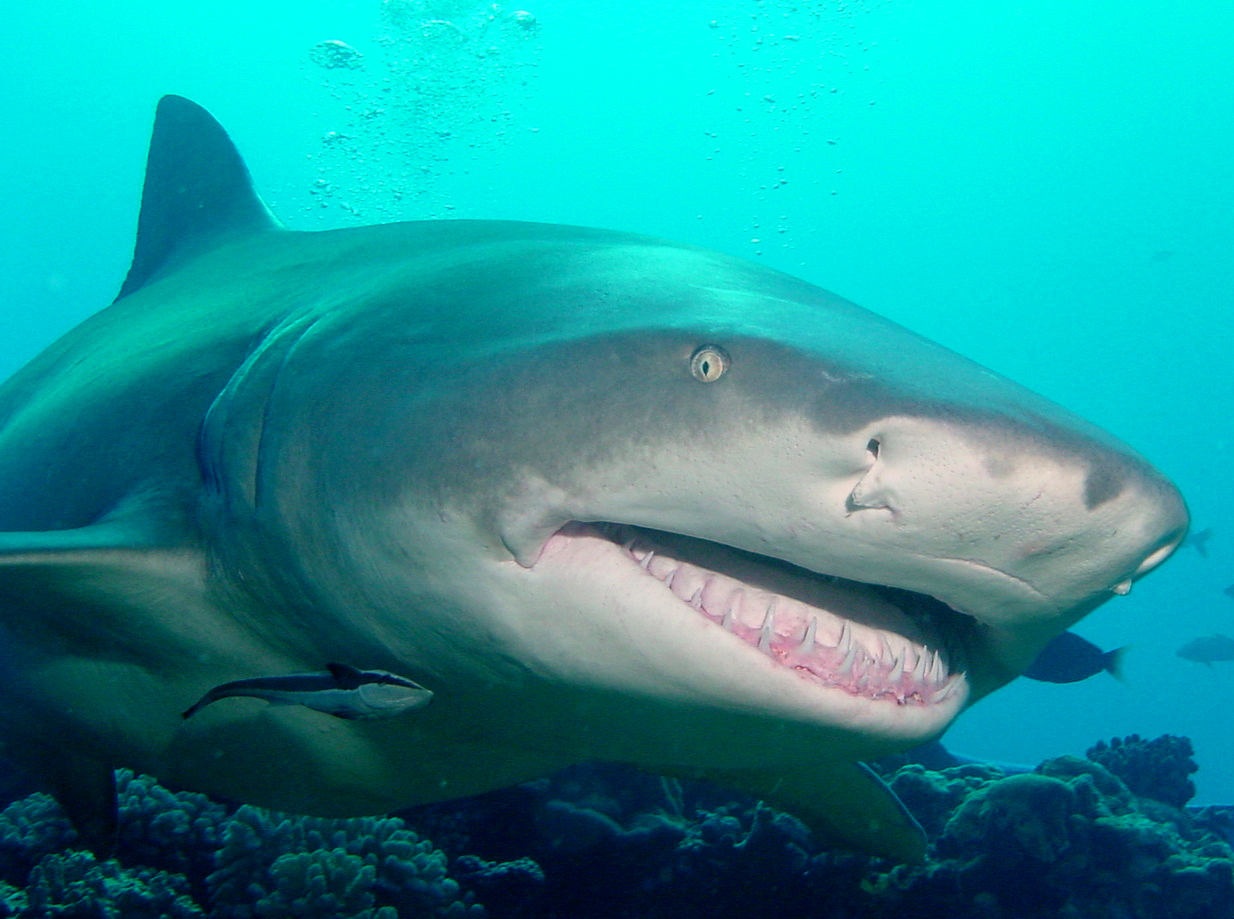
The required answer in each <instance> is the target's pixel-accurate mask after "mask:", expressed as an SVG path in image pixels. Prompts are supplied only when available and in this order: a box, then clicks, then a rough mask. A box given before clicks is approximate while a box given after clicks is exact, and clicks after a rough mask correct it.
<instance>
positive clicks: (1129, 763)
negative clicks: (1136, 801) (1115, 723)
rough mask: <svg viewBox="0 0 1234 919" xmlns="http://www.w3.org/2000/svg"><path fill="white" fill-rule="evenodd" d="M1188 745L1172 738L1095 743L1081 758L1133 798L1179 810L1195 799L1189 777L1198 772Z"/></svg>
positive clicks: (1182, 739) (1136, 737)
mask: <svg viewBox="0 0 1234 919" xmlns="http://www.w3.org/2000/svg"><path fill="white" fill-rule="evenodd" d="M1194 754H1195V751H1194V750H1193V749H1192V748H1191V741H1190V740H1189V739H1187V738H1186V737H1178V736H1176V735H1174V734H1162V735H1161V736H1160V737H1158V738H1157V739H1156V740H1146V739H1145V738H1143V737H1141V736H1140V735H1139V734H1130V735H1128V736H1127V737H1123V738H1118V737H1115V738H1113V739H1112V740H1111V741H1110V742H1109V743H1108V744H1107V743H1105V742H1104V741H1100V742H1098V743H1097V744H1096V745H1095V746H1093V747H1090V748H1089V749H1088V752H1087V753H1085V754H1084V755H1085V756H1087V757H1088V758H1089V759H1091V760H1092V761H1093V762H1094V763H1101V765H1103V766H1105V767H1106V768H1107V769H1109V770H1110V771H1111V772H1113V773H1114V774H1115V775H1116V776H1118V777H1119V778H1120V779H1122V780H1123V781H1124V782H1125V783H1126V785H1127V787H1128V788H1130V789H1131V790H1132V791H1133V792H1135V793H1136V794H1137V795H1141V796H1143V797H1145V798H1154V799H1156V800H1157V801H1164V802H1165V803H1166V804H1169V805H1170V806H1172V807H1183V806H1184V805H1186V803H1187V802H1188V801H1190V800H1191V798H1192V797H1193V796H1194V795H1195V783H1194V782H1192V781H1191V779H1190V775H1191V774H1192V773H1193V772H1195V771H1196V769H1197V768H1198V767H1197V766H1196V764H1195V760H1193V759H1192V758H1191V757H1192V756H1193V755H1194Z"/></svg>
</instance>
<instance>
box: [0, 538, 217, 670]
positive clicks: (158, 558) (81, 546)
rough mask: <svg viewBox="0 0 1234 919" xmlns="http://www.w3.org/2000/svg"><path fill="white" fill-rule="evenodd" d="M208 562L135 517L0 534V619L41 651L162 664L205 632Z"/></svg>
mask: <svg viewBox="0 0 1234 919" xmlns="http://www.w3.org/2000/svg"><path fill="white" fill-rule="evenodd" d="M204 582H205V573H204V560H203V558H202V555H201V553H200V552H199V551H197V550H195V549H180V548H168V547H166V546H160V545H156V544H154V538H153V534H152V533H151V532H150V531H147V530H145V529H143V528H142V527H140V526H137V525H135V524H134V522H132V521H124V520H118V521H108V522H101V523H98V524H95V525H92V526H87V527H81V528H78V529H71V530H50V531H46V532H42V531H39V532H8V533H0V625H3V626H4V627H5V628H6V629H7V630H8V632H9V633H10V634H11V635H12V636H13V637H14V638H15V639H16V640H17V641H18V642H20V643H21V644H23V645H26V646H27V647H31V648H32V649H34V648H37V649H40V650H41V651H43V652H45V653H53V654H73V655H78V656H81V657H89V658H95V657H108V656H111V655H113V654H115V653H116V652H117V651H119V650H120V649H123V654H124V657H125V659H126V660H128V661H129V662H131V663H137V664H140V665H143V666H149V667H152V668H155V669H157V668H159V667H161V666H163V665H166V664H167V662H168V661H170V660H173V659H174V657H175V654H176V649H177V647H178V646H179V645H181V644H184V643H185V640H186V638H185V633H188V632H193V631H195V630H201V629H205V628H207V625H206V623H207V621H208V619H209V618H210V617H209V616H208V615H207V613H209V612H210V611H211V609H212V608H211V607H210V605H209V603H208V602H207V601H206V599H205V590H204Z"/></svg>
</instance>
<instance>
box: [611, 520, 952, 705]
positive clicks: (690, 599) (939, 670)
mask: <svg viewBox="0 0 1234 919" xmlns="http://www.w3.org/2000/svg"><path fill="white" fill-rule="evenodd" d="M622 548H623V549H624V551H625V554H626V555H627V556H629V557H630V558H632V559H633V560H634V561H635V562H637V563H638V565H639V567H641V568H642V569H643V570H644V571H646V572H647V573H648V574H649V575H651V576H652V577H654V578H656V579H657V580H659V581H661V582H662V583H663V584H664V585H665V586H666V587H668V588H669V590H671V591H672V592H673V593H674V595H676V596H677V597H678V598H679V599H681V600H682V602H683V603H685V604H687V605H689V606H690V607H691V608H692V609H694V610H696V611H697V612H700V613H702V614H703V615H704V616H706V617H707V618H708V619H711V620H712V621H713V622H716V623H717V624H718V625H719V626H721V627H722V628H724V629H725V630H727V631H729V632H732V633H733V634H735V635H736V636H737V637H739V638H741V639H742V640H744V641H746V642H747V643H748V644H751V645H753V646H754V647H756V648H757V649H758V650H759V651H761V652H762V653H763V654H766V655H768V656H769V657H772V658H774V659H775V660H777V661H779V662H780V663H782V664H784V665H785V666H787V667H789V668H790V669H793V670H795V671H797V672H798V673H801V674H802V675H803V676H807V677H809V678H813V679H815V680H817V681H819V682H821V683H823V684H824V685H827V686H830V687H834V688H838V689H841V690H844V691H845V692H848V693H850V694H853V695H861V696H866V697H868V698H870V699H876V700H888V701H894V702H896V703H897V704H900V705H927V704H929V705H936V704H938V703H940V702H943V701H946V700H947V699H948V698H950V697H951V696H952V695H954V693H955V692H956V690H957V687H958V685H959V683H960V681H961V680H962V678H963V675H962V674H959V673H956V674H951V673H950V672H949V669H948V667H947V665H946V663H945V662H944V660H943V658H942V655H941V654H940V653H939V652H938V651H931V650H929V649H928V648H925V647H920V646H915V645H913V644H912V643H911V642H908V641H907V639H906V640H905V642H906V644H905V645H904V647H903V648H902V649H901V650H900V652H899V653H898V654H897V653H896V652H895V651H894V649H893V648H892V646H891V644H890V643H889V642H888V641H887V638H886V635H885V633H882V632H880V633H879V636H878V644H879V649H880V653H879V654H878V655H877V656H875V655H874V654H872V653H871V652H869V651H868V650H867V649H866V648H865V647H864V646H863V645H862V644H860V643H859V642H858V641H857V640H856V639H854V637H853V630H852V628H851V627H850V625H849V623H848V621H847V620H843V621H842V625H841V629H840V637H839V639H838V640H837V643H836V644H835V645H834V646H831V645H827V644H826V643H824V642H821V641H819V640H818V639H817V633H818V629H819V615H822V616H829V615H830V614H828V613H825V612H823V611H821V610H818V611H816V612H817V614H818V615H814V614H809V615H806V616H805V618H804V623H805V624H804V626H801V625H798V626H797V627H796V628H794V629H793V631H794V632H795V633H796V634H799V635H800V636H801V637H800V638H799V639H797V640H795V641H794V640H792V639H791V638H790V637H789V636H788V635H784V634H780V633H777V632H776V630H775V625H776V617H777V614H778V612H779V601H780V598H779V597H778V596H775V595H772V597H771V599H770V600H769V601H768V603H767V606H766V608H765V612H764V614H763V619H762V624H761V625H760V626H758V627H751V626H748V625H746V624H745V623H744V622H742V621H741V618H740V617H739V616H738V613H737V610H738V609H746V608H747V606H748V603H749V600H750V594H749V592H748V591H747V590H746V589H745V588H744V587H742V586H740V582H734V583H733V584H731V585H727V586H726V589H722V590H717V589H715V588H716V584H717V582H718V581H719V579H725V580H728V579H727V578H726V576H724V575H720V574H718V573H716V572H711V571H707V570H705V569H696V568H694V566H692V565H690V563H688V562H681V561H678V560H676V559H673V558H671V557H669V556H665V555H664V554H662V553H657V551H656V550H655V549H653V548H651V547H649V546H645V545H640V544H639V541H638V539H637V538H635V539H628V540H626V541H625V542H624V544H623V545H622ZM653 562H657V564H656V565H655V566H654V567H653ZM699 578H702V579H703V580H702V583H701V584H699V583H697V582H698V580H699ZM691 584H694V585H695V586H693V587H691ZM705 593H708V594H711V595H712V596H713V600H712V603H711V604H708V602H707V601H706V600H705V599H704V594H705ZM717 593H720V594H723V595H725V596H726V600H725V601H724V602H721V603H719V604H716V603H715V602H714V595H715V594H717ZM683 594H685V595H684V596H683ZM787 602H789V603H790V604H794V603H796V601H787ZM716 605H719V606H720V607H722V609H721V611H719V612H717V611H716V609H714V608H713V607H714V606H716ZM798 605H799V604H798ZM798 612H800V611H798ZM791 618H799V617H798V616H792V617H791ZM798 629H800V631H799V632H798V631H797V630H798ZM910 654H914V656H915V658H916V660H915V661H914V662H913V665H912V668H911V670H910V669H909V667H908V659H909V655H910Z"/></svg>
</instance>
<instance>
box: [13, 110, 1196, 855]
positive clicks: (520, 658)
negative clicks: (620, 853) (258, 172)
mask: <svg viewBox="0 0 1234 919" xmlns="http://www.w3.org/2000/svg"><path fill="white" fill-rule="evenodd" d="M1187 526H1188V514H1187V510H1186V507H1185V504H1184V502H1183V500H1182V498H1181V496H1180V495H1179V493H1178V491H1177V490H1176V489H1175V487H1174V486H1173V485H1172V484H1171V483H1170V482H1169V481H1168V479H1167V478H1166V477H1165V476H1163V475H1162V474H1161V473H1160V472H1158V471H1157V470H1156V469H1154V467H1153V466H1152V465H1150V463H1149V462H1148V461H1147V460H1145V459H1144V458H1143V457H1142V456H1140V455H1139V454H1137V453H1136V452H1135V451H1133V450H1132V449H1131V448H1129V447H1127V446H1126V445H1124V444H1122V443H1121V442H1119V441H1118V440H1117V439H1115V438H1114V437H1113V436H1111V435H1109V434H1107V433H1105V432H1104V431H1102V430H1101V429H1099V428H1097V427H1096V426H1094V425H1092V424H1090V423H1088V422H1085V421H1083V420H1082V419H1080V418H1078V417H1076V416H1074V415H1072V414H1071V413H1069V412H1068V411H1066V410H1064V409H1062V408H1060V407H1059V406H1057V405H1055V404H1054V403H1052V402H1050V401H1048V400H1046V399H1045V398H1042V397H1040V396H1038V395H1036V394H1034V393H1032V392H1031V391H1029V390H1027V389H1025V388H1022V387H1020V386H1018V385H1016V384H1015V383H1013V382H1011V381H1009V380H1007V379H1005V378H1003V377H1001V376H999V375H997V374H995V373H992V372H990V371H989V370H986V369H984V368H983V367H981V366H979V365H978V364H976V363H973V362H971V361H969V360H967V359H965V358H963V357H961V356H959V355H958V354H956V353H954V352H952V351H950V350H948V349H946V348H944V347H942V346H940V345H938V344H935V343H933V342H931V341H929V340H927V339H925V338H923V337H921V336H919V335H917V334H914V333H913V332H911V331H909V330H907V329H905V328H903V327H901V326H899V325H896V324H894V323H892V322H890V321H888V320H886V319H883V318H881V317H879V316H877V315H875V314H874V313H871V312H869V311H867V310H864V309H862V308H861V307H858V306H856V305H855V304H853V303H850V302H848V301H846V300H844V299H842V298H841V297H838V296H836V295H834V294H831V293H828V292H826V291H824V290H822V289H820V288H818V287H816V286H814V285H813V284H811V283H808V282H806V281H804V280H801V279H798V278H795V277H792V276H790V275H787V274H784V273H781V272H778V271H775V270H772V269H770V268H767V267H763V266H761V265H758V264H755V263H752V262H749V261H746V260H742V259H740V258H736V257H733V256H730V255H726V254H722V253H719V252H715V251H709V250H706V249H702V248H697V247H694V246H690V245H685V244H680V243H675V242H668V241H664V240H659V239H654V238H650V237H646V236H641V235H636V234H631V233H625V232H616V231H610V230H604V229H592V228H584V227H575V226H561V225H552V224H543V223H530V222H513V221H483V220H433V221H415V222H404V223H393V224H386V225H378V226H365V227H350V228H345V229H335V230H324V231H311V232H310V231H296V230H291V229H287V228H286V227H284V226H283V225H282V224H281V223H280V222H279V221H278V220H277V219H276V218H275V217H274V215H273V214H272V213H271V211H270V210H269V208H268V207H267V206H266V205H265V204H264V203H263V201H262V200H261V198H260V197H259V196H258V194H257V193H256V191H255V190H254V184H253V180H252V177H251V176H250V174H249V172H248V170H247V168H246V166H245V164H244V162H243V160H242V158H241V157H240V154H239V153H238V152H237V149H236V147H235V145H234V144H233V142H232V141H231V139H230V138H229V137H228V135H227V133H226V132H225V131H224V129H223V128H222V127H221V126H220V125H219V123H218V122H217V121H216V120H215V119H214V118H213V117H212V116H211V115H210V114H209V113H207V112H206V111H205V110H204V109H203V108H201V107H199V106H198V105H196V104H195V103H193V102H191V101H189V100H187V99H184V98H182V97H178V96H166V97H164V98H163V99H162V100H161V102H160V103H159V105H158V108H157V112H156V116H155V120H154V128H153V134H152V138H151V142H150V147H149V155H148V160H147V167H146V174H145V183H144V188H143V192H142V200H141V207H140V212H139V217H138V223H137V235H136V245H135V253H134V258H133V261H132V265H131V267H130V269H129V271H128V274H127V276H126V278H125V280H124V282H123V285H122V287H121V289H120V292H119V296H118V297H117V298H116V300H115V301H114V302H113V303H111V304H110V305H109V306H107V307H106V308H104V309H102V310H101V311H99V312H98V313H96V314H95V315H93V316H92V317H90V318H88V319H87V320H86V321H85V322H83V323H82V324H81V325H79V326H78V327H77V328H75V329H73V330H71V331H69V332H68V333H67V334H66V335H64V336H63V337H62V338H61V339H60V340H58V341H57V342H55V343H54V344H52V345H51V346H50V347H49V348H48V349H47V350H46V351H45V352H43V353H42V354H41V355H39V356H37V357H36V358H35V359H34V360H33V361H32V362H31V363H30V364H29V365H27V366H26V367H25V368H24V369H22V370H20V371H19V372H17V374H16V375H15V376H13V377H12V378H11V379H10V380H9V381H8V382H7V383H6V384H5V385H4V387H3V388H2V389H0V661H2V663H3V666H2V667H0V731H2V735H3V737H4V738H5V753H6V755H8V756H10V757H12V758H15V759H17V760H18V761H19V762H22V763H25V764H26V765H27V766H28V767H29V768H30V769H31V770H32V771H34V772H36V773H37V774H39V775H40V776H42V778H43V779H44V781H45V782H46V783H47V784H48V786H49V787H50V788H51V789H52V790H53V791H54V792H55V793H56V795H57V796H58V798H59V799H60V801H61V803H62V804H64V806H65V808H66V809H67V810H68V812H69V814H70V816H72V817H73V819H74V822H75V823H76V825H77V826H78V827H79V829H80V830H82V832H83V834H84V835H86V836H87V838H88V839H95V840H103V839H104V837H106V836H107V834H108V833H110V832H113V831H114V826H115V814H114V795H113V794H112V788H113V785H112V782H113V779H112V775H113V772H112V770H113V769H114V768H115V767H118V766H124V767H128V768H132V769H134V770H139V771H142V772H146V773H149V774H151V775H154V776H156V777H157V778H159V779H160V780H161V781H163V782H165V783H167V784H169V785H171V786H172V787H177V788H187V789H194V790H198V791H203V792H208V793H211V794H214V795H218V796H222V797H225V798H227V799H230V800H235V801H244V802H250V803H253V804H258V805H264V806H267V807H271V808H276V809H281V810H284V811H290V812H298V813H305V814H318V815H325V816H349V815H361V814H376V813H385V812H388V811H391V810H394V809H398V808H403V807H406V806H409V805H412V804H416V803H421V802H431V801H439V800H447V799H452V798H458V797H462V796H467V795H472V794H476V793H480V792H484V791H488V790H491V789H496V788H500V787H503V786H507V785H511V784H514V783H517V782H520V781H523V780H527V779H530V778H533V777H538V776H541V775H545V774H548V773H550V772H551V771H553V770H556V769H559V768H562V767H565V766H567V765H570V764H574V763H578V762H580V761H587V760H606V761H615V762H623V763H629V764H634V765H636V766H638V767H641V768H644V769H647V770H653V771H657V772H659V773H661V774H664V775H669V776H678V777H699V778H705V779H709V780H712V781H715V782H720V783H722V784H725V785H727V786H728V787H731V788H734V789H739V790H741V791H744V792H748V793H751V794H754V795H757V796H759V797H760V798H762V799H764V800H766V801H768V802H770V803H772V804H775V805H777V806H779V807H781V808H784V809H786V810H788V811H789V812H791V813H793V814H795V815H797V816H798V817H800V818H801V819H802V820H803V821H805V822H806V823H807V824H808V825H809V826H811V827H812V828H814V829H815V830H816V831H817V832H818V833H819V834H821V835H822V836H823V837H824V838H825V839H826V840H828V841H830V842H832V843H834V844H836V845H841V846H848V847H852V848H856V849H859V850H862V851H866V852H870V853H875V854H879V855H882V856H885V857H888V858H892V859H898V860H903V861H913V860H920V859H921V857H922V855H923V853H924V851H925V842H924V838H923V835H922V833H921V829H920V827H919V826H918V825H917V823H916V821H914V820H913V818H912V817H911V816H910V815H909V814H908V813H907V811H906V810H905V808H904V807H903V806H902V805H901V804H900V802H899V801H898V800H897V799H896V797H895V796H894V794H892V793H891V792H890V790H889V789H888V787H887V786H886V785H885V784H884V783H882V782H881V781H879V780H878V779H877V778H876V777H875V776H874V774H873V773H872V772H871V771H870V770H869V769H868V768H867V767H866V766H865V765H863V764H864V763H865V762H866V761H868V760H870V759H871V758H875V757H879V756H883V755H887V754H889V753H893V752H896V751H901V750H906V749H909V748H911V747H914V746H918V745H921V744H923V743H927V742H929V741H931V740H933V739H935V738H937V737H939V736H940V735H941V734H942V733H943V732H944V731H945V730H946V728H947V727H948V725H949V724H951V723H952V721H953V720H954V719H955V718H956V717H957V715H959V714H960V713H961V712H962V711H963V710H964V709H965V708H966V707H968V706H970V705H972V704H974V703H975V702H976V701H978V700H979V699H981V698H983V697H985V696H987V695H988V694H990V693H991V692H993V691H995V690H997V689H998V688H999V687H1001V686H1003V685H1005V684H1006V683H1008V682H1009V681H1011V680H1013V679H1015V678H1016V676H1017V675H1019V674H1020V673H1021V672H1022V671H1024V670H1025V669H1026V668H1027V667H1028V666H1029V664H1030V663H1031V662H1032V661H1033V659H1034V658H1035V657H1036V655H1037V653H1038V652H1039V651H1041V649H1042V648H1044V647H1045V646H1046V645H1047V644H1048V643H1049V642H1050V640H1051V639H1052V638H1053V637H1055V636H1056V635H1059V634H1060V633H1062V632H1063V631H1065V630H1066V629H1067V628H1069V627H1070V626H1071V625H1073V624H1074V623H1075V622H1077V621H1078V620H1079V619H1081V618H1082V617H1083V616H1085V615H1086V614H1088V613H1090V612H1091V611H1092V610H1094V609H1096V608H1097V607H1098V606H1100V605H1101V604H1103V603H1104V602H1105V601H1107V600H1109V599H1111V598H1112V597H1115V596H1118V595H1121V594H1125V593H1126V592H1127V591H1128V590H1129V589H1130V588H1131V585H1132V583H1133V582H1134V581H1135V580H1136V579H1138V578H1140V577H1142V576H1144V575H1145V574H1147V573H1148V572H1150V571H1151V570H1153V569H1155V568H1156V567H1158V566H1159V565H1160V564H1161V562H1162V561H1163V560H1164V559H1165V558H1166V557H1167V556H1169V555H1170V553H1171V552H1172V551H1173V550H1174V549H1175V547H1177V546H1178V545H1179V543H1180V542H1181V541H1182V540H1183V538H1184V536H1185V532H1186V529H1187ZM324 661H335V662H343V663H344V664H345V665H346V667H348V668H351V669H352V670H353V671H360V672H362V673H368V674H370V675H371V674H373V673H381V674H387V675H395V674H397V675H398V677H397V679H398V680H400V681H404V682H403V683H402V684H401V685H403V686H405V687H414V688H415V689H416V690H418V691H419V690H422V691H423V693H424V695H423V696H420V697H418V698H420V699H422V700H427V699H428V698H431V699H432V704H431V705H411V704H409V705H406V706H404V707H403V709H401V710H398V711H392V712H389V713H386V716H384V717H373V718H349V717H336V715H335V714H332V713H331V711H330V710H329V708H330V706H318V707H314V705H312V704H295V702H296V701H297V700H302V701H308V700H310V699H312V698H315V697H314V696H312V695H311V694H309V693H301V694H299V695H297V694H294V693H293V694H292V696H291V697H290V701H291V702H292V704H281V705H269V704H267V701H266V700H267V699H268V698H269V696H268V695H267V696H266V697H265V698H263V697H262V696H261V694H260V693H257V694H256V697H249V696H246V695H245V694H244V693H239V694H231V693H227V692H225V691H224V692H220V691H221V690H225V689H226V687H227V686H228V685H231V686H232V687H233V688H234V687H235V686H237V685H238V686H240V687H241V688H243V687H249V688H252V687H258V688H259V689H260V688H265V689H269V688H270V687H271V686H274V687H279V686H281V687H283V688H284V689H286V688H287V687H288V686H300V687H301V689H303V686H302V685H301V682H297V681H302V680H303V679H305V678H307V677H311V676H312V675H314V674H318V675H320V674H321V668H322V663H323V662H324ZM280 680H282V681H283V682H280ZM317 680H318V682H317V683H314V684H313V686H317V687H318V688H320V687H321V686H323V685H324V682H323V681H324V677H321V676H318V677H317ZM271 681H273V682H271ZM310 682H311V681H310ZM311 688H312V687H310V689H311ZM212 691H213V692H212ZM347 698H349V699H352V698H355V697H354V696H348V697H347ZM196 700H203V701H204V700H209V701H210V704H209V705H208V706H206V705H202V704H201V703H198V705H197V706H194V705H193V703H194V702H195V701H196ZM282 701H284V702H286V701H289V698H288V697H286V696H284V697H283V698H282ZM190 706H192V708H190ZM186 709H187V710H190V711H192V712H194V714H193V717H192V718H188V719H186V718H184V717H182V714H183V713H184V712H185V711H186ZM109 795H111V798H110V799H109ZM103 844H105V843H104V842H100V845H103Z"/></svg>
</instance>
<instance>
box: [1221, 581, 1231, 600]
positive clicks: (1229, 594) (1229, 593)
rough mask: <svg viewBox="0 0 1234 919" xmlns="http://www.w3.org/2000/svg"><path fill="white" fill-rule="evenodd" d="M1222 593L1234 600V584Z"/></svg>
mask: <svg viewBox="0 0 1234 919" xmlns="http://www.w3.org/2000/svg"><path fill="white" fill-rule="evenodd" d="M1221 592H1222V593H1223V594H1225V595H1226V596H1227V597H1231V598H1234V584H1231V585H1230V586H1229V587H1227V588H1226V589H1225V590H1223V591H1221Z"/></svg>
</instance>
